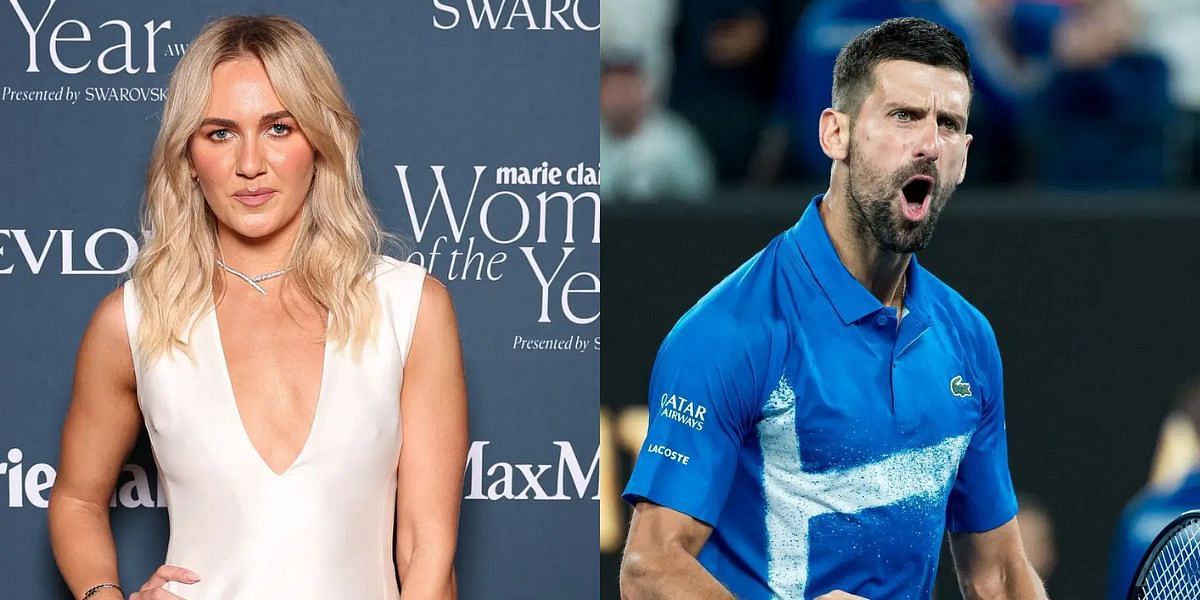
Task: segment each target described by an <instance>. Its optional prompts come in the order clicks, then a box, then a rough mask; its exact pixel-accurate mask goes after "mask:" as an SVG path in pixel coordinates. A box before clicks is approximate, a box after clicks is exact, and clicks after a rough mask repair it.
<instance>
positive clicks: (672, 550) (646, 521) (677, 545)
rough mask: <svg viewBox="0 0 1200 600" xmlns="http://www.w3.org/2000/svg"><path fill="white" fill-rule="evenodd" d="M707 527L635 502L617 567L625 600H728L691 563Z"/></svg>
mask: <svg viewBox="0 0 1200 600" xmlns="http://www.w3.org/2000/svg"><path fill="white" fill-rule="evenodd" d="M710 534H712V527H711V526H709V525H708V524H706V523H704V522H701V521H697V520H696V519H694V518H692V517H690V516H688V515H685V514H683V513H681V512H678V511H675V510H671V509H669V508H666V507H663V506H659V505H657V504H654V503H653V502H647V501H644V500H643V501H641V502H639V503H638V504H637V506H636V507H635V508H634V510H633V521H632V522H631V523H630V524H629V538H628V541H627V542H626V543H625V556H624V558H623V560H622V561H621V598H623V599H625V600H672V599H676V598H678V599H680V600H683V599H688V600H693V599H694V600H733V594H731V593H729V591H728V590H726V589H725V588H724V587H723V586H722V585H721V584H720V583H718V582H717V580H716V578H714V577H713V576H712V574H710V573H709V572H708V571H706V570H704V567H702V566H700V563H699V562H698V561H697V560H696V555H697V554H699V553H700V548H702V547H703V546H704V542H706V541H708V536H709V535H710Z"/></svg>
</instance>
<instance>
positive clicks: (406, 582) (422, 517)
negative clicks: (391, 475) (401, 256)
mask: <svg viewBox="0 0 1200 600" xmlns="http://www.w3.org/2000/svg"><path fill="white" fill-rule="evenodd" d="M400 414H401V423H402V425H401V427H402V428H403V435H404V442H403V446H402V449H401V451H400V465H399V467H398V468H397V474H396V479H397V486H396V487H397V492H396V570H397V571H398V573H399V576H400V581H401V588H402V591H401V597H402V598H403V600H418V599H420V600H425V599H434V598H436V599H439V600H441V599H453V598H457V596H458V591H457V588H456V584H455V579H454V549H455V545H456V543H457V537H458V513H459V504H460V503H461V502H462V476H463V467H464V465H465V463H466V459H467V386H466V381H465V378H464V375H463V362H462V349H461V347H460V345H459V340H458V326H457V325H456V324H455V318H454V307H453V305H452V304H451V302H450V294H449V292H447V291H446V288H445V287H443V286H442V284H441V283H439V282H438V281H437V280H436V279H434V278H432V277H426V278H425V284H424V287H423V289H422V291H421V308H420V310H419V311H418V313H417V323H416V326H415V328H414V331H413V338H412V345H411V348H410V349H409V355H408V363H407V364H406V365H405V367H404V386H403V389H402V391H401V392H400Z"/></svg>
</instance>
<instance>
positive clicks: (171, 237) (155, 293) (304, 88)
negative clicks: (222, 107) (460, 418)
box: [131, 16, 388, 360]
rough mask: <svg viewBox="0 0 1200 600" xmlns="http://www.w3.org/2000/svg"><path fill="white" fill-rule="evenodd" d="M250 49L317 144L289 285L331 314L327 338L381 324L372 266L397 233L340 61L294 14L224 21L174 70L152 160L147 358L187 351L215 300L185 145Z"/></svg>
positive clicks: (350, 341)
mask: <svg viewBox="0 0 1200 600" xmlns="http://www.w3.org/2000/svg"><path fill="white" fill-rule="evenodd" d="M246 56H253V57H255V58H257V59H258V60H260V61H262V64H263V66H264V67H265V68H266V72H267V76H268V77H269V78H270V80H271V83H272V85H273V86H274V88H275V92H276V93H277V94H278V95H279V99H280V101H281V102H282V103H283V105H284V107H285V108H286V109H287V110H288V111H289V112H291V113H292V115H293V116H294V117H295V119H296V121H297V122H298V123H299V125H300V129H301V130H302V131H303V133H304V135H305V136H306V137H307V138H308V141H309V142H310V143H311V144H312V146H313V148H314V150H315V151H316V159H315V165H314V175H313V183H312V188H311V189H310V191H309V195H308V198H307V199H306V201H305V203H304V207H303V209H302V214H301V228H300V231H299V234H298V235H297V237H296V241H295V244H294V245H293V246H292V250H291V254H290V260H289V262H288V265H287V266H289V267H291V269H292V271H291V272H289V274H288V282H287V283H286V284H285V285H292V286H295V287H296V289H297V290H299V291H300V292H302V293H303V294H305V295H307V296H308V297H309V298H311V299H312V300H313V301H314V302H316V303H317V304H319V305H320V306H321V307H322V308H324V309H326V310H328V311H329V316H330V327H329V339H328V341H329V342H334V343H337V344H340V345H343V346H344V345H349V346H351V347H353V348H354V350H355V352H356V353H357V352H358V351H359V350H360V349H361V347H362V345H363V342H364V341H365V340H366V338H367V336H369V335H371V334H373V332H374V330H375V328H376V326H377V322H378V312H379V307H378V302H377V300H376V297H375V293H374V283H373V282H372V278H371V273H372V269H373V267H374V265H375V260H376V256H377V255H378V254H379V252H380V246H381V244H382V242H383V240H384V238H385V237H388V236H386V235H385V234H384V233H383V232H382V230H381V228H380V226H379V222H378V220H377V218H376V216H375V213H374V211H373V210H372V209H371V206H370V203H369V202H368V200H367V197H366V192H365V190H364V189H363V181H362V171H361V168H360V166H359V163H358V144H359V137H360V133H361V130H360V126H359V122H358V119H357V118H356V117H355V116H354V113H352V112H351V111H350V107H349V105H348V104H347V102H346V98H345V93H344V92H343V90H342V85H341V83H340V82H339V80H338V77H337V75H336V74H335V73H334V71H333V65H332V64H331V63H330V61H329V57H328V56H327V55H326V54H325V51H324V49H323V48H322V47H321V45H320V44H319V43H318V42H317V40H316V39H315V38H314V37H313V36H312V34H311V33H309V32H308V30H306V29H305V28H304V27H302V26H301V25H300V24H298V23H296V22H295V21H292V20H290V19H287V18H283V17H278V16H264V17H243V16H237V17H225V18H222V19H219V20H217V21H215V22H213V23H211V24H209V25H208V26H206V27H205V28H204V30H203V31H201V32H200V35H199V36H198V37H197V38H196V40H195V41H194V42H192V44H191V45H189V46H188V48H187V53H186V54H185V55H184V57H183V58H182V59H181V60H180V61H179V64H178V65H177V66H176V67H175V71H174V73H173V74H172V75H171V82H170V88H169V91H168V92H167V99H166V103H165V105H164V107H163V113H162V124H161V126H160V127H159V130H158V138H157V139H156V140H155V143H154V150H153V151H152V153H151V156H150V165H149V169H148V172H147V175H146V193H145V197H144V199H143V207H142V232H143V233H142V235H143V241H142V250H141V253H140V254H139V256H138V258H137V261H136V262H135V263H134V265H133V270H132V273H131V278H132V280H133V284H134V287H135V289H136V291H137V296H138V300H139V301H140V303H141V307H142V320H141V325H140V327H139V329H138V334H137V339H138V345H139V347H140V351H141V354H142V356H143V357H144V358H145V359H147V360H153V359H154V358H156V357H159V356H162V355H165V354H168V353H170V352H171V351H172V350H176V349H177V350H181V351H182V352H183V353H185V354H187V355H189V356H190V355H191V353H190V352H189V350H188V347H187V342H186V341H185V339H186V338H185V336H184V329H185V328H189V326H190V327H194V326H195V324H196V323H197V322H198V321H199V317H200V316H201V315H202V314H203V312H204V311H206V310H211V309H212V307H213V306H214V305H215V301H216V297H215V282H216V281H217V280H216V279H215V277H214V269H215V266H216V265H215V258H216V256H217V239H216V217H215V216H214V215H213V213H212V211H211V210H210V209H209V207H208V204H207V203H206V202H205V200H204V196H203V194H202V193H201V191H200V187H199V186H197V185H194V183H193V181H192V179H191V176H190V171H189V159H188V142H189V140H190V138H191V137H192V135H193V134H194V133H195V132H196V130H197V129H198V128H199V127H200V123H201V121H202V120H203V119H204V112H205V109H206V108H207V106H208V100H209V95H210V93H211V86H212V73H213V69H214V68H215V67H216V66H217V65H218V64H221V63H223V62H226V61H229V60H233V59H236V58H242V57H246ZM187 337H190V335H189V336H187Z"/></svg>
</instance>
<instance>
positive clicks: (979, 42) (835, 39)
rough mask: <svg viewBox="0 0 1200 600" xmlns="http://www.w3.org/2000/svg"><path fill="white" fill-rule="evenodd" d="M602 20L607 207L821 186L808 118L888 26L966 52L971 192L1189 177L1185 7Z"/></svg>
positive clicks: (1196, 179) (1195, 71)
mask: <svg viewBox="0 0 1200 600" xmlns="http://www.w3.org/2000/svg"><path fill="white" fill-rule="evenodd" d="M601 12H602V15H601V18H602V23H603V26H602V28H601V75H600V77H601V85H600V116H601V121H602V125H603V127H602V136H601V146H600V151H601V160H602V162H603V163H604V169H603V173H602V176H603V177H602V181H601V197H602V198H603V199H604V201H605V202H619V201H663V200H666V199H674V200H687V201H693V202H706V201H707V202H714V201H720V200H721V198H722V196H721V195H720V194H719V193H718V191H719V190H721V189H724V188H728V187H731V186H744V185H756V186H762V185H771V184H780V183H786V182H796V181H801V182H803V181H819V180H823V179H825V178H826V177H827V175H828V171H829V161H828V159H827V158H826V157H825V156H824V155H823V154H822V153H821V150H820V148H819V147H818V145H817V143H816V139H817V117H818V115H819V114H820V112H821V110H823V109H824V108H825V107H827V106H828V105H829V104H830V87H831V85H832V71H833V62H834V58H835V57H836V56H837V53H838V51H839V50H840V49H841V47H842V46H843V45H844V44H845V43H846V42H847V41H849V40H850V38H852V37H853V36H854V35H855V34H857V33H858V32H860V31H862V30H863V29H865V28H866V27H868V26H870V25H873V24H876V23H878V22H880V21H882V20H884V19H887V18H891V17H900V16H919V17H924V18H927V19H930V20H932V21H936V22H939V23H941V24H943V25H945V26H947V27H949V28H950V29H951V30H952V31H954V32H955V33H957V34H958V35H959V37H961V38H962V39H963V41H964V42H965V43H966V45H967V48H968V49H969V50H970V53H971V57H972V61H973V71H974V77H975V84H976V94H975V98H974V100H973V103H972V108H971V115H970V122H969V125H968V131H970V132H971V133H972V134H973V135H974V136H975V142H974V144H973V145H972V146H971V155H970V166H969V172H968V173H969V174H968V177H969V181H971V182H972V183H976V184H994V185H1000V184H1009V185H1011V184H1023V185H1037V186H1048V187H1054V188H1074V189H1096V188H1109V189H1111V188H1122V189H1146V188H1161V187H1171V186H1195V185H1197V184H1198V183H1200V2H1196V1H1195V0H687V1H682V0H602V2H601Z"/></svg>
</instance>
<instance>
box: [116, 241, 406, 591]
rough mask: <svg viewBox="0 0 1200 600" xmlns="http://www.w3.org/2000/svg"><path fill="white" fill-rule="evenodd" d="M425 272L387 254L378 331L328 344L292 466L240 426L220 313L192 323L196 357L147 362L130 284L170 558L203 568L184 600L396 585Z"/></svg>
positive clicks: (143, 402) (141, 394) (177, 587)
mask: <svg viewBox="0 0 1200 600" xmlns="http://www.w3.org/2000/svg"><path fill="white" fill-rule="evenodd" d="M424 275H425V272H424V270H423V269H421V267H419V266H416V265H413V264H409V263H403V262H400V261H397V260H395V259H392V258H389V257H381V258H380V260H379V263H378V264H377V266H376V269H375V280H374V281H375V287H376V289H377V293H378V297H379V301H380V307H381V311H380V320H379V330H378V334H377V335H376V336H375V338H374V339H373V340H369V341H368V343H367V344H366V346H365V347H364V350H363V353H362V356H361V358H360V359H358V360H357V361H356V360H354V359H353V358H352V356H351V354H350V353H349V350H346V351H345V352H343V351H341V350H340V349H339V348H338V347H337V345H336V344H334V343H332V342H331V343H327V344H326V346H325V362H324V371H323V373H322V375H321V385H320V392H319V395H318V401H317V406H316V411H315V416H314V418H313V423H312V428H311V431H310V433H309V436H308V439H307V441H306V442H305V443H304V446H303V448H302V449H301V451H300V454H299V455H298V456H297V457H296V460H295V462H294V463H293V464H292V466H290V467H289V468H288V469H287V470H286V471H284V472H283V474H276V473H275V472H274V471H272V470H271V469H270V467H268V466H267V464H266V463H265V462H264V461H263V460H262V458H261V456H260V455H259V454H258V452H257V451H256V450H255V449H254V446H253V445H252V444H251V442H250V438H249V437H248V436H247V435H246V431H245V429H244V427H243V426H242V420H241V416H240V414H239V413H238V409H237V404H236V402H235V400H234V396H233V386H232V384H231V383H230V379H229V373H228V370H227V368H226V363H225V356H224V351H223V350H222V348H221V338H220V334H219V332H218V329H217V319H216V312H215V311H212V310H209V311H207V312H206V313H205V314H203V315H201V316H200V317H199V318H200V322H199V324H198V326H197V327H196V329H195V330H194V333H192V338H191V340H190V347H191V351H192V353H193V354H194V356H195V362H192V361H191V360H189V359H188V358H187V357H186V356H185V355H183V354H182V353H179V352H175V353H173V354H171V355H170V356H166V357H164V358H160V359H158V360H156V361H154V362H153V363H146V362H145V361H144V360H143V359H142V358H141V356H140V354H141V353H140V352H138V351H137V348H136V341H137V335H136V332H137V325H138V321H139V320H140V316H141V310H140V307H139V304H138V301H137V298H136V296H135V294H134V289H133V285H131V283H128V282H127V283H126V284H125V293H124V298H125V300H124V307H125V320H126V324H127V328H128V334H129V339H130V344H131V346H132V347H133V356H134V371H135V373H136V375H137V395H138V403H139V405H140V406H141V409H142V414H143V415H144V417H145V420H146V429H147V431H148V432H149V435H150V442H151V445H152V447H153V450H154V461H155V463H156V464H157V466H158V472H159V477H160V479H161V482H162V483H161V485H162V488H163V491H164V493H165V495H166V499H167V505H168V509H167V511H168V514H169V516H170V527H171V532H170V542H169V545H168V548H167V556H166V559H165V561H164V562H165V563H166V564H171V565H179V566H182V567H186V568H188V569H191V570H192V571H194V572H196V573H197V574H199V575H200V577H201V581H200V582H199V583H196V584H192V585H186V584H182V583H174V582H172V583H169V584H167V586H166V590H167V591H169V592H172V593H174V594H178V595H180V596H182V597H183V598H186V599H187V600H218V599H220V600H237V599H254V600H260V599H263V598H287V599H289V600H302V599H308V598H311V599H314V600H315V599H322V600H324V599H329V598H363V599H368V598H369V599H372V600H374V599H397V598H399V597H400V593H399V589H398V586H397V583H396V568H395V564H394V561H393V558H392V553H393V548H394V544H393V531H392V530H393V519H394V516H395V505H396V467H397V462H398V459H399V456H400V445H401V441H402V440H401V435H400V385H401V378H402V376H403V368H404V363H405V360H406V358H407V355H408V349H409V345H410V343H411V340H412V332H413V326H414V324H415V322H416V317H417V308H418V305H419V303H420V298H421V287H422V285H423V283H424ZM185 334H186V332H185ZM139 583H140V582H139Z"/></svg>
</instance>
